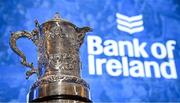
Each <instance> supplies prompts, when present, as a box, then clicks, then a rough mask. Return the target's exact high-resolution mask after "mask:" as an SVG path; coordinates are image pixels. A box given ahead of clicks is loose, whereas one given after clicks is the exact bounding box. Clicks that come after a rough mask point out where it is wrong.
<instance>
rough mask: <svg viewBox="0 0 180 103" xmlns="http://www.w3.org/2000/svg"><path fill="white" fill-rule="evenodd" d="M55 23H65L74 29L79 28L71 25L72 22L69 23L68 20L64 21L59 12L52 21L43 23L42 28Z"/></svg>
mask: <svg viewBox="0 0 180 103" xmlns="http://www.w3.org/2000/svg"><path fill="white" fill-rule="evenodd" d="M53 22H63V23H65V24H67V25H70V26H72V27H74V28H77V26H76V25H74V24H73V23H71V22H69V21H67V20H64V19H62V18H61V16H60V14H59V12H56V13H55V15H54V17H53V18H52V19H50V20H48V21H46V22H44V23H42V24H41V26H43V25H46V24H48V23H53Z"/></svg>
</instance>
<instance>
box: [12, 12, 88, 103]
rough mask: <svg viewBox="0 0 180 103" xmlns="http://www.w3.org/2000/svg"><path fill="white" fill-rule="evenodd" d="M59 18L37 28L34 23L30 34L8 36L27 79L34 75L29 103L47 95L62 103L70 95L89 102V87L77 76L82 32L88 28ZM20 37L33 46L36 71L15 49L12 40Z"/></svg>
mask: <svg viewBox="0 0 180 103" xmlns="http://www.w3.org/2000/svg"><path fill="white" fill-rule="evenodd" d="M59 17H60V16H58V14H56V15H55V18H53V19H52V20H49V21H47V22H45V23H43V24H41V25H40V24H39V23H38V22H37V21H36V28H35V29H34V30H33V31H32V32H30V33H29V32H27V31H18V32H14V33H12V35H11V38H10V46H11V48H12V49H13V50H14V52H15V53H17V54H18V55H19V56H20V57H21V63H22V64H23V65H24V66H26V67H30V68H31V70H29V71H27V73H26V75H27V78H29V77H30V76H31V75H32V74H34V73H35V74H37V76H38V78H37V80H36V82H35V83H34V84H33V85H32V88H31V89H30V93H29V96H30V97H29V101H36V100H37V101H39V99H42V98H47V97H49V96H50V97H51V96H54V97H53V98H58V101H60V100H59V98H61V100H62V101H64V100H65V99H67V98H69V96H73V98H81V99H79V101H85V102H90V95H89V86H88V84H87V83H86V82H85V81H84V80H83V79H81V77H80V69H81V67H80V66H81V65H80V63H81V62H80V58H79V49H80V46H81V44H82V42H83V39H84V36H85V33H86V32H89V31H91V29H90V28H89V27H83V28H78V27H76V26H75V25H74V24H72V23H70V22H68V21H65V20H63V19H61V18H59ZM21 37H27V38H28V39H30V40H32V41H33V43H35V45H36V46H37V49H38V67H37V68H35V67H34V66H33V63H28V62H27V60H26V57H25V55H24V54H23V52H21V51H20V50H19V49H18V48H17V47H16V40H18V39H19V38H21ZM62 95H63V96H62ZM64 96H67V97H64ZM71 99H72V98H71ZM74 101H77V100H74ZM73 103H74V102H73Z"/></svg>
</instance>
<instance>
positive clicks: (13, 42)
mask: <svg viewBox="0 0 180 103" xmlns="http://www.w3.org/2000/svg"><path fill="white" fill-rule="evenodd" d="M37 36H38V30H33V31H32V32H31V33H30V32H27V31H17V32H13V33H11V37H10V41H9V43H10V46H11V48H12V50H13V51H14V52H15V53H16V54H17V55H18V56H20V57H21V64H22V65H24V66H26V67H29V68H31V70H29V71H27V72H26V79H28V78H29V77H30V76H31V75H32V74H34V73H36V74H37V75H38V74H39V73H38V69H35V68H34V66H33V63H28V62H27V60H26V57H25V55H24V53H23V52H21V51H20V50H19V49H18V48H17V46H16V41H17V40H18V39H19V38H28V39H30V40H32V41H33V42H34V43H35V44H36V45H37V42H38V39H37Z"/></svg>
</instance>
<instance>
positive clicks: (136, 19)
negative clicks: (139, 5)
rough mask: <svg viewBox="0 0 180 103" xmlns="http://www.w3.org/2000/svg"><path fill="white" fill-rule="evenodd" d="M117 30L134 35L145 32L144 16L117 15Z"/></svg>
mask: <svg viewBox="0 0 180 103" xmlns="http://www.w3.org/2000/svg"><path fill="white" fill-rule="evenodd" d="M116 17H117V19H116V22H117V29H118V30H120V31H124V32H127V33H129V34H134V33H137V32H141V31H143V30H144V26H143V15H141V14H140V15H135V16H131V17H128V16H126V15H123V14H120V13H116Z"/></svg>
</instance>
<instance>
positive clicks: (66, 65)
mask: <svg viewBox="0 0 180 103" xmlns="http://www.w3.org/2000/svg"><path fill="white" fill-rule="evenodd" d="M76 58H77V57H75V56H74V55H71V54H68V53H63V54H50V55H49V58H48V64H49V66H50V67H52V68H54V69H57V70H60V69H61V70H64V69H66V70H72V69H73V68H74V65H77V63H78V62H77V59H76Z"/></svg>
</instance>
